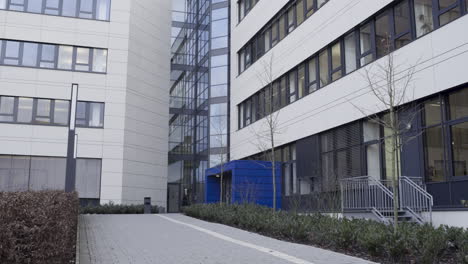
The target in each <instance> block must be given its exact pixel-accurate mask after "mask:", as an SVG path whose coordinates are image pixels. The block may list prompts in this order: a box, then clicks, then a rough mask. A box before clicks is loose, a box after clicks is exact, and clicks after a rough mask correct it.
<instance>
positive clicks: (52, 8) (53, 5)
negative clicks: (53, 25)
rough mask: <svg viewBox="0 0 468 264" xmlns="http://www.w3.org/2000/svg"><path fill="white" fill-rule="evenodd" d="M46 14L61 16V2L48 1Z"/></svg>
mask: <svg viewBox="0 0 468 264" xmlns="http://www.w3.org/2000/svg"><path fill="white" fill-rule="evenodd" d="M44 13H45V14H49V15H58V14H59V0H46V8H45V10H44Z"/></svg>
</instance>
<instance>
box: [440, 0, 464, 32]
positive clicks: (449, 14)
mask: <svg viewBox="0 0 468 264" xmlns="http://www.w3.org/2000/svg"><path fill="white" fill-rule="evenodd" d="M458 17H460V6H459V3H458V0H439V25H440V26H443V25H445V24H447V23H449V22H452V21H453V20H455V19H457V18H458Z"/></svg>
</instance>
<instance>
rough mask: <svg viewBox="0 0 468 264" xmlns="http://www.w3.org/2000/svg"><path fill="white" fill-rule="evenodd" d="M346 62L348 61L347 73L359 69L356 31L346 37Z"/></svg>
mask: <svg viewBox="0 0 468 264" xmlns="http://www.w3.org/2000/svg"><path fill="white" fill-rule="evenodd" d="M344 45H345V63H346V74H348V73H350V72H352V71H354V70H356V69H357V61H356V38H355V34H354V32H352V33H350V34H349V35H347V36H346V37H345V40H344Z"/></svg>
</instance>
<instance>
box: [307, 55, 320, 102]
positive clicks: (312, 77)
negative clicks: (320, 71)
mask: <svg viewBox="0 0 468 264" xmlns="http://www.w3.org/2000/svg"><path fill="white" fill-rule="evenodd" d="M308 69H309V70H308V73H309V76H308V77H309V93H311V92H314V91H316V90H317V86H318V85H317V60H316V59H315V58H312V59H311V60H310V61H309V63H308Z"/></svg>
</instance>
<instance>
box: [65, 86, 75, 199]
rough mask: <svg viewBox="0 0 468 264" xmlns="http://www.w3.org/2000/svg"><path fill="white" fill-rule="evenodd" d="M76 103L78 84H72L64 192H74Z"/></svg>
mask: <svg viewBox="0 0 468 264" xmlns="http://www.w3.org/2000/svg"><path fill="white" fill-rule="evenodd" d="M77 101H78V84H76V83H74V84H72V86H71V101H70V103H71V104H70V115H69V118H68V120H69V129H68V146H67V170H66V177H65V191H66V192H73V191H75V179H76V151H77V142H78V135H77V134H76V133H75V124H76V120H75V119H76V106H77Z"/></svg>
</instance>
